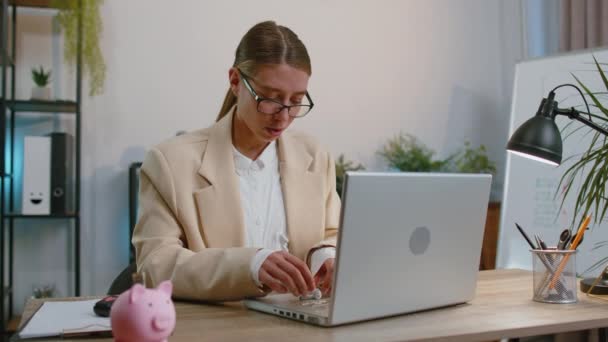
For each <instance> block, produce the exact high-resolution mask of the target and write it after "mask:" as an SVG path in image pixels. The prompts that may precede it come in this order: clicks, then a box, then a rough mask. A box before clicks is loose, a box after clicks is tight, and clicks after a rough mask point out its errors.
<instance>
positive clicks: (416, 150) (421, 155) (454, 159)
mask: <svg viewBox="0 0 608 342" xmlns="http://www.w3.org/2000/svg"><path fill="white" fill-rule="evenodd" d="M378 154H379V155H380V156H382V157H383V158H384V159H385V160H386V162H387V163H388V166H389V168H391V169H395V170H399V171H405V172H461V173H491V174H495V173H496V164H495V163H494V162H493V161H491V160H490V159H489V158H488V156H487V153H486V147H485V146H484V145H481V146H479V147H478V148H473V147H472V146H471V143H470V142H468V141H466V142H465V143H464V150H461V151H459V152H458V153H455V154H453V155H450V156H449V157H447V158H446V159H443V160H441V159H434V158H433V156H434V155H435V151H433V150H431V149H430V148H428V147H427V146H426V145H424V144H423V143H422V142H421V141H420V140H418V139H417V138H416V137H415V136H413V135H411V134H403V133H400V134H399V135H397V136H395V137H393V138H391V139H389V140H388V141H387V142H386V144H385V145H384V146H383V147H382V149H381V150H380V151H378Z"/></svg>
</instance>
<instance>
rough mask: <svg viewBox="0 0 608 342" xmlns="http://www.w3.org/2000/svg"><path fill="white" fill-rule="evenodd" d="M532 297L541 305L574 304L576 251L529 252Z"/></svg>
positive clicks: (534, 250)
mask: <svg viewBox="0 0 608 342" xmlns="http://www.w3.org/2000/svg"><path fill="white" fill-rule="evenodd" d="M530 252H532V271H533V292H534V293H533V297H532V299H533V300H534V301H537V302H542V303H557V304H567V303H576V301H577V295H576V294H577V287H576V250H558V249H546V250H537V249H533V250H530Z"/></svg>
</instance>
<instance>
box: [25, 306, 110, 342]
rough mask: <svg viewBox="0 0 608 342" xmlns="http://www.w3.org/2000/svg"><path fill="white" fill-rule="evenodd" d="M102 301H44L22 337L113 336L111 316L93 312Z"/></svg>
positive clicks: (26, 326)
mask: <svg viewBox="0 0 608 342" xmlns="http://www.w3.org/2000/svg"><path fill="white" fill-rule="evenodd" d="M98 300H99V299H93V300H80V301H48V302H44V304H42V306H41V307H40V309H38V311H36V313H35V314H34V316H32V318H31V319H30V320H29V322H27V324H26V325H25V327H23V329H22V330H21V331H20V332H19V338H21V339H28V338H40V337H51V336H64V337H69V336H80V335H85V336H88V335H100V334H101V335H111V331H112V327H111V325H110V318H108V317H99V316H97V315H95V313H94V312H93V306H95V303H96V302H97V301H98Z"/></svg>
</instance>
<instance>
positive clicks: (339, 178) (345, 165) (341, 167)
mask: <svg viewBox="0 0 608 342" xmlns="http://www.w3.org/2000/svg"><path fill="white" fill-rule="evenodd" d="M335 163H336V191H337V192H338V195H339V196H341V195H342V183H343V182H344V175H345V174H346V172H347V171H360V170H365V167H364V166H363V165H361V164H355V163H354V162H352V161H350V160H347V159H346V157H344V154H340V156H339V157H338V159H336V162H335Z"/></svg>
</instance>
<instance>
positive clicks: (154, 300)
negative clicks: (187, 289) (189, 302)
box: [110, 280, 175, 342]
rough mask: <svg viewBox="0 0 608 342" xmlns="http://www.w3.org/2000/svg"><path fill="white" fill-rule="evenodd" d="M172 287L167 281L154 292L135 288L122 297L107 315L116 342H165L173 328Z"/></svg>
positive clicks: (138, 285)
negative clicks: (108, 315)
mask: <svg viewBox="0 0 608 342" xmlns="http://www.w3.org/2000/svg"><path fill="white" fill-rule="evenodd" d="M172 290H173V285H172V284H171V281H169V280H166V281H163V282H162V283H160V284H159V285H158V287H157V288H155V289H146V288H145V287H143V286H142V285H140V284H135V285H133V287H131V289H129V290H128V291H125V292H124V293H122V294H121V295H120V296H118V298H116V301H115V302H114V304H112V309H111V311H110V321H111V323H112V334H113V335H114V340H115V341H117V342H135V341H137V342H166V341H167V337H168V336H169V335H171V333H172V332H173V328H175V306H174V305H173V301H171V291H172Z"/></svg>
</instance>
